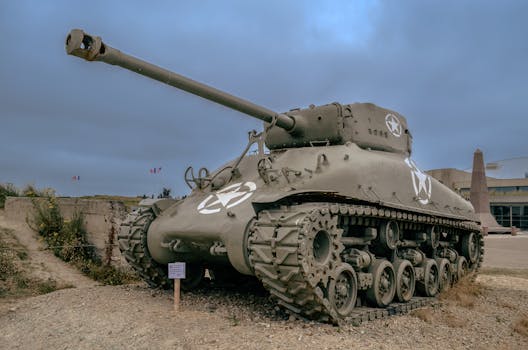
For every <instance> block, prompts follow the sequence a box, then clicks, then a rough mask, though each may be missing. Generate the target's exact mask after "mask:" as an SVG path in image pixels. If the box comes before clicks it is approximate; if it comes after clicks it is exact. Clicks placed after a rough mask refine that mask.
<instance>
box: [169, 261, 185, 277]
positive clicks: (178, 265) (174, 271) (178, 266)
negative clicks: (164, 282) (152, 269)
mask: <svg viewBox="0 0 528 350" xmlns="http://www.w3.org/2000/svg"><path fill="white" fill-rule="evenodd" d="M169 278H170V279H184V278H185V263H184V262H175V263H169Z"/></svg>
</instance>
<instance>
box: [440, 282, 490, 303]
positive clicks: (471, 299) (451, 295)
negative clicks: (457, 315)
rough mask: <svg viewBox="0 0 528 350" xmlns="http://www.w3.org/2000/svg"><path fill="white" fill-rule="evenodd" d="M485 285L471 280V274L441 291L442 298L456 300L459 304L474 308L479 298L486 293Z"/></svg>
mask: <svg viewBox="0 0 528 350" xmlns="http://www.w3.org/2000/svg"><path fill="white" fill-rule="evenodd" d="M484 290H485V287H484V286H483V285H481V284H480V283H477V282H475V281H473V280H471V278H470V276H468V277H466V278H463V279H462V280H460V281H458V283H456V284H455V285H454V286H453V287H451V288H449V289H447V290H445V291H443V292H442V293H440V296H439V298H440V300H446V301H454V302H456V303H457V305H459V306H462V307H466V308H469V309H470V308H473V307H474V306H475V304H476V300H477V298H478V297H479V296H480V295H482V294H483V293H484Z"/></svg>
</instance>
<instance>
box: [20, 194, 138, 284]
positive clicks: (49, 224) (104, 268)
mask: <svg viewBox="0 0 528 350" xmlns="http://www.w3.org/2000/svg"><path fill="white" fill-rule="evenodd" d="M33 205H34V207H35V214H34V217H33V220H32V221H31V222H30V226H31V227H32V228H33V229H34V230H35V231H37V232H38V233H39V235H40V236H42V237H43V239H44V241H45V242H46V244H47V245H48V248H49V249H50V250H52V251H53V253H54V254H55V255H56V256H57V257H59V258H60V259H62V260H64V261H65V262H68V263H71V264H73V265H74V266H76V267H77V268H78V269H79V270H80V271H81V272H83V273H84V274H85V275H87V276H89V277H90V278H92V279H94V280H96V281H98V282H101V283H103V284H107V285H118V284H123V283H127V282H130V281H131V280H135V278H134V277H133V276H132V275H131V274H129V273H127V272H125V271H122V270H120V269H116V268H114V267H113V266H111V265H109V264H103V262H102V261H101V258H100V257H99V256H98V255H97V252H96V250H95V247H94V246H93V245H92V244H90V242H89V241H88V239H87V232H86V229H85V227H84V216H83V215H82V214H81V213H79V212H76V213H74V214H73V216H72V218H71V219H70V220H64V218H63V216H62V214H61V212H60V208H59V206H58V204H57V200H56V198H55V197H54V196H49V197H46V198H43V199H40V198H39V199H35V200H34V201H33Z"/></svg>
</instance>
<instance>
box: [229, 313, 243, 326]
mask: <svg viewBox="0 0 528 350" xmlns="http://www.w3.org/2000/svg"><path fill="white" fill-rule="evenodd" d="M227 319H228V320H229V322H231V326H233V327H235V326H238V325H239V324H240V319H239V318H238V317H237V315H235V314H232V315H229V316H228V317H227Z"/></svg>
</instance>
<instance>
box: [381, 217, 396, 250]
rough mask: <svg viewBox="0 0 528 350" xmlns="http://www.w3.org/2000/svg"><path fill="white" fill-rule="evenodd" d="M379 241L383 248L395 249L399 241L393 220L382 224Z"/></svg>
mask: <svg viewBox="0 0 528 350" xmlns="http://www.w3.org/2000/svg"><path fill="white" fill-rule="evenodd" d="M379 239H380V242H381V244H382V245H383V246H384V247H385V248H387V249H389V250H394V249H396V245H397V243H398V240H399V239H400V228H399V226H398V223H397V222H396V221H393V220H390V221H385V222H383V223H382V224H381V226H380V230H379Z"/></svg>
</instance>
